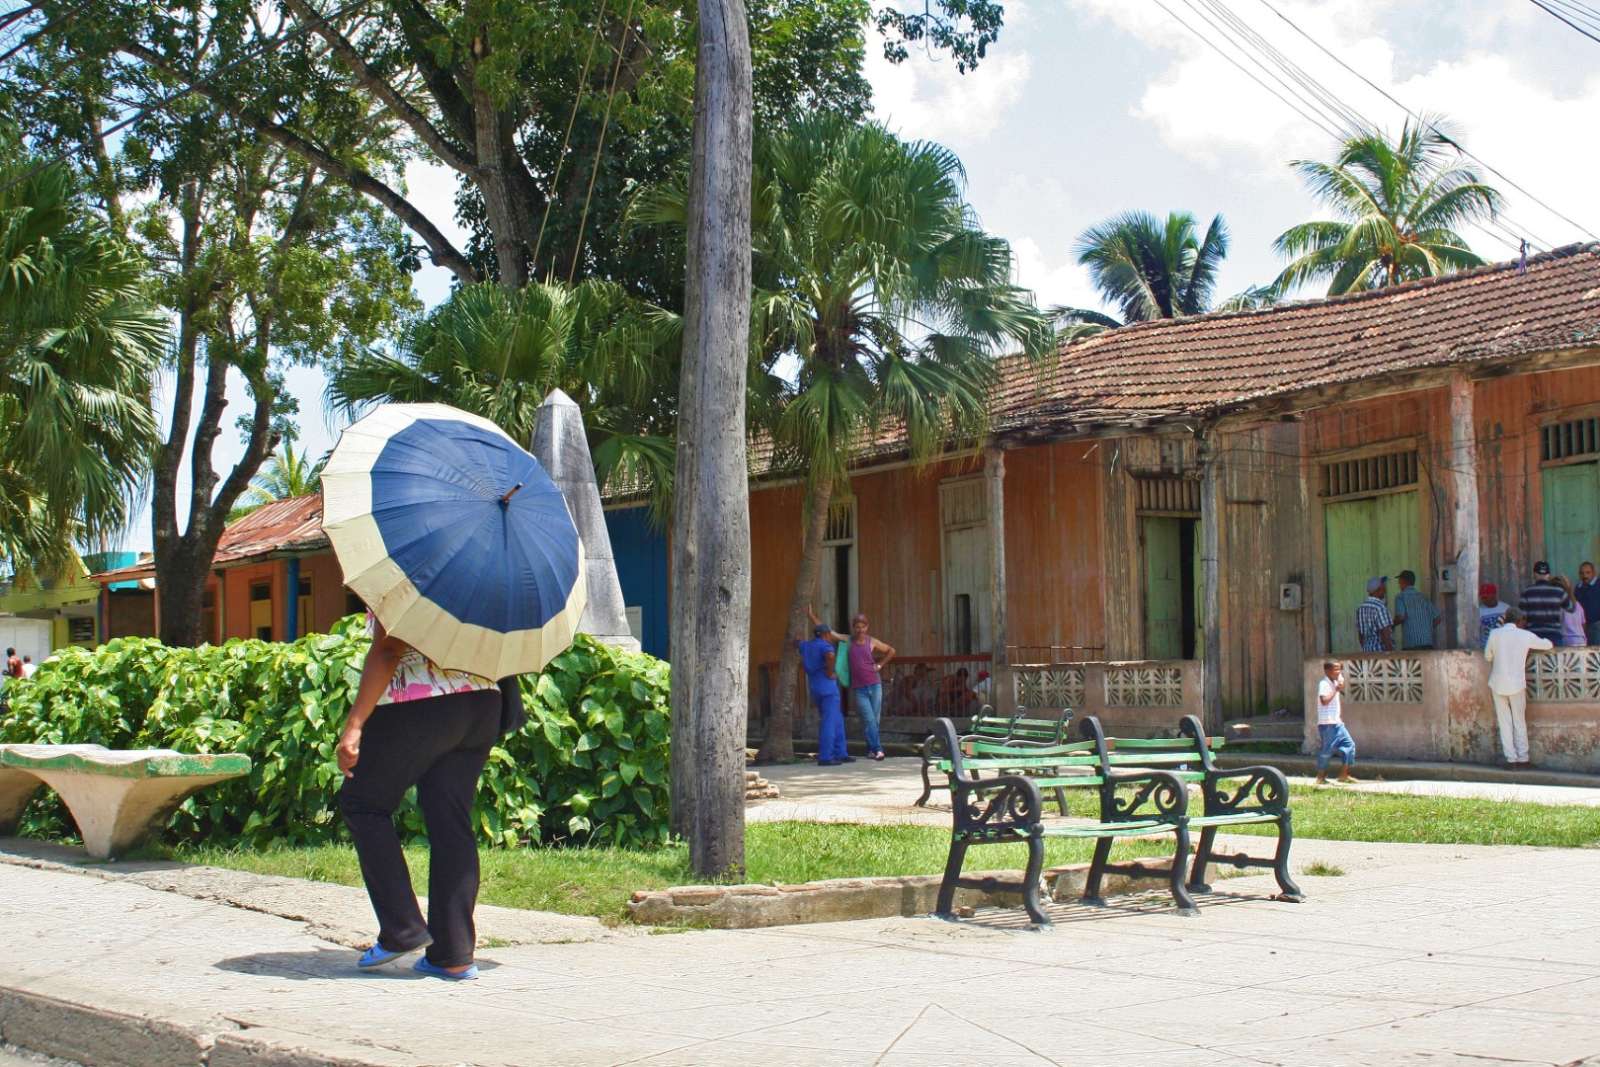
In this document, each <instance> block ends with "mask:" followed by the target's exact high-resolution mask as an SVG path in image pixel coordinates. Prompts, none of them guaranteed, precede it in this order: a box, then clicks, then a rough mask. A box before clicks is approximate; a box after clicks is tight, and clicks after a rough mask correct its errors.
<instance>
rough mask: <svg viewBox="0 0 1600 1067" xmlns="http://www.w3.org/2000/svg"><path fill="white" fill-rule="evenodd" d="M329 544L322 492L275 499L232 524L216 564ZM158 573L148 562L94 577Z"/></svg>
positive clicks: (123, 578)
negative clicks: (325, 529)
mask: <svg viewBox="0 0 1600 1067" xmlns="http://www.w3.org/2000/svg"><path fill="white" fill-rule="evenodd" d="M326 547H328V537H327V535H326V534H324V533H323V532H322V495H321V494H320V493H313V494H311V495H309V496H297V497H290V498H289V499H288V500H274V501H273V502H272V503H270V504H264V505H262V506H261V507H259V508H257V509H256V510H254V511H252V512H251V513H250V514H248V515H246V516H244V518H242V519H240V520H238V521H237V522H234V523H230V524H229V526H228V528H227V529H226V530H224V531H223V532H222V538H221V540H219V541H218V542H217V554H216V557H215V558H214V561H213V563H212V566H214V567H223V566H226V565H228V564H230V563H239V562H242V561H244V560H247V559H253V558H255V557H257V556H266V555H271V554H273V553H279V552H315V551H317V550H318V549H321V548H326ZM154 573H155V564H154V563H152V562H149V561H146V562H143V563H136V564H134V565H133V566H131V567H120V568H118V569H117V570H114V571H105V572H104V573H102V574H96V575H93V576H92V577H93V578H94V580H95V581H97V582H115V581H126V580H128V579H131V578H147V577H149V576H151V575H152V574H154Z"/></svg>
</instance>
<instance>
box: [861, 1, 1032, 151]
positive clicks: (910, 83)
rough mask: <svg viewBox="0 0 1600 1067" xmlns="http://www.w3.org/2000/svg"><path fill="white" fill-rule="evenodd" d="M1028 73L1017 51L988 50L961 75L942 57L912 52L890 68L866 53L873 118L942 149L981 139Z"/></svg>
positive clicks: (877, 54) (875, 51)
mask: <svg viewBox="0 0 1600 1067" xmlns="http://www.w3.org/2000/svg"><path fill="white" fill-rule="evenodd" d="M1011 28H1012V27H1007V29H1008V30H1009V29H1011ZM1002 39H1004V38H1002ZM1031 70H1032V67H1031V64H1030V62H1029V59H1028V56H1027V54H1026V53H1023V52H1020V51H1003V50H995V51H991V52H990V53H989V55H988V56H987V57H986V58H985V59H984V60H983V62H982V63H980V64H979V65H978V68H977V69H976V70H974V71H970V72H968V73H966V74H962V73H960V72H959V71H957V70H956V65H955V63H954V61H952V60H951V59H949V58H948V57H937V58H930V57H929V56H927V55H925V54H924V53H922V52H919V51H917V50H915V49H913V50H912V52H911V55H910V56H909V57H907V58H906V60H905V61H904V62H902V63H898V64H896V63H890V62H889V61H888V60H887V59H884V58H883V52H882V50H881V49H879V48H876V47H871V48H868V49H867V61H866V75H867V80H868V81H870V82H871V83H872V97H873V103H872V110H873V114H874V115H875V116H876V117H877V118H879V119H880V120H882V121H883V122H884V123H885V124H886V125H887V126H888V127H889V128H890V129H893V130H898V131H900V132H901V133H903V134H904V135H905V136H908V137H916V138H926V139H929V140H934V141H939V142H941V143H945V144H948V143H950V142H955V141H966V142H968V143H981V142H982V141H984V140H986V139H987V138H988V136H989V134H990V132H991V131H993V130H994V129H995V127H996V126H998V125H999V124H1000V123H1001V121H1002V120H1003V117H1004V115H1005V113H1006V111H1007V110H1009V109H1010V108H1011V107H1012V105H1014V104H1015V103H1016V102H1017V101H1018V100H1019V99H1020V98H1021V96H1022V91H1023V89H1024V88H1025V87H1026V86H1027V84H1028V77H1029V74H1030V73H1031Z"/></svg>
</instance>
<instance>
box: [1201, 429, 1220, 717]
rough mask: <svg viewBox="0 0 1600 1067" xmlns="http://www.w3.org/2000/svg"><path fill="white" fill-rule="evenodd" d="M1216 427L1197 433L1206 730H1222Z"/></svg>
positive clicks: (1218, 479)
mask: <svg viewBox="0 0 1600 1067" xmlns="http://www.w3.org/2000/svg"><path fill="white" fill-rule="evenodd" d="M1218 451H1219V450H1218V442H1217V431H1216V430H1215V429H1214V428H1207V429H1205V430H1204V431H1202V433H1201V436H1200V447H1199V454H1198V459H1199V461H1200V472H1201V481H1200V570H1201V579H1202V583H1203V585H1204V592H1205V604H1204V605H1203V606H1202V610H1201V623H1200V625H1201V635H1202V636H1203V637H1204V638H1205V648H1204V649H1203V650H1202V651H1201V655H1200V675H1201V690H1200V691H1201V694H1202V695H1201V704H1202V712H1203V714H1202V715H1201V721H1202V722H1203V723H1204V724H1205V728H1206V730H1207V731H1208V732H1214V733H1218V734H1220V733H1221V732H1222V582H1221V572H1222V568H1221V567H1220V566H1219V565H1218V561H1219V560H1220V559H1221V557H1222V548H1221V542H1222V533H1221V528H1220V520H1221V515H1220V514H1219V511H1220V509H1221V506H1222V499H1221V479H1220V478H1219V477H1218V473H1219V472H1218V470H1217V464H1218V463H1220V462H1221V459H1220V457H1219V455H1218Z"/></svg>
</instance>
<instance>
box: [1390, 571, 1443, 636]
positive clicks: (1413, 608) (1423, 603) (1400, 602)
mask: <svg viewBox="0 0 1600 1067" xmlns="http://www.w3.org/2000/svg"><path fill="white" fill-rule="evenodd" d="M1395 578H1396V579H1398V580H1399V582H1400V595H1399V596H1397V597H1395V598H1394V621H1395V622H1397V623H1399V624H1400V625H1401V626H1402V627H1404V628H1405V630H1404V635H1403V636H1402V638H1401V641H1400V647H1401V648H1403V649H1405V650H1406V651H1411V650H1413V649H1430V648H1432V647H1433V631H1434V628H1435V627H1436V626H1438V625H1439V609H1438V608H1436V607H1434V606H1433V602H1432V601H1430V600H1429V599H1428V598H1427V597H1425V596H1423V595H1422V591H1421V590H1419V589H1418V588H1417V576H1416V574H1415V573H1414V572H1412V571H1409V570H1405V571H1401V572H1400V573H1399V574H1397V575H1395Z"/></svg>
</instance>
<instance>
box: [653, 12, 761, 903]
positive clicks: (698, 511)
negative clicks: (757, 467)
mask: <svg viewBox="0 0 1600 1067" xmlns="http://www.w3.org/2000/svg"><path fill="white" fill-rule="evenodd" d="M751 106H752V100H751V71H750V36H749V25H748V23H747V22H746V21H745V8H744V2H743V0H703V2H702V3H701V4H700V23H699V56H698V61H697V63H696V67H695V116H694V151H693V158H692V163H691V168H690V172H689V210H688V227H687V229H688V263H687V268H688V269H687V283H686V285H685V292H684V316H683V320H684V328H683V370H682V382H681V388H682V395H681V399H680V402H679V410H680V438H679V440H680V445H679V453H678V462H677V478H678V481H677V485H676V487H675V493H676V496H677V500H678V504H677V511H676V514H675V516H674V523H673V556H674V563H675V566H674V574H673V579H674V585H675V587H676V588H675V590H674V593H673V606H674V608H681V609H682V611H681V612H679V611H675V612H674V617H673V629H672V664H673V671H672V697H673V707H672V713H673V742H674V744H673V747H674V750H675V751H674V752H673V769H674V771H675V772H676V775H675V777H674V781H673V793H674V801H675V802H678V803H683V802H684V801H685V800H687V804H688V813H687V819H686V820H685V819H684V816H683V814H682V813H681V812H678V813H675V815H674V818H675V819H676V820H677V821H679V822H680V823H682V822H685V821H686V828H687V831H688V833H687V836H688V838H689V862H690V865H691V866H692V867H693V869H694V871H695V873H696V874H699V875H702V876H707V877H721V876H739V875H742V874H743V872H744V746H745V724H746V721H747V717H748V687H749V669H750V505H749V493H748V491H747V484H748V469H747V467H746V465H745V415H744V397H745V387H746V374H747V370H748V366H749V361H748V356H747V352H748V348H749V341H750V124H751ZM685 428H686V429H687V430H688V433H687V434H684V433H683V430H684V429H685ZM690 675H692V677H689V676H690ZM685 734H688V735H690V737H691V741H690V747H689V751H688V752H687V753H686V754H685V753H682V752H681V751H679V746H680V744H681V742H682V739H683V737H684V735H685ZM685 756H687V757H688V760H692V763H689V762H688V760H686V759H685ZM685 779H689V780H691V781H692V782H693V785H692V788H690V787H689V783H688V782H687V781H685ZM686 792H687V793H689V794H690V795H689V796H687V797H686V796H685V794H686Z"/></svg>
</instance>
